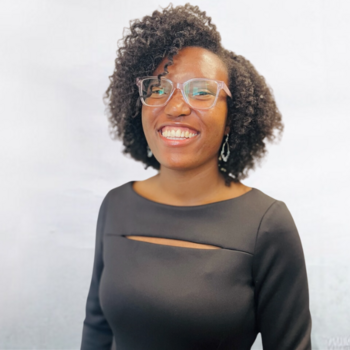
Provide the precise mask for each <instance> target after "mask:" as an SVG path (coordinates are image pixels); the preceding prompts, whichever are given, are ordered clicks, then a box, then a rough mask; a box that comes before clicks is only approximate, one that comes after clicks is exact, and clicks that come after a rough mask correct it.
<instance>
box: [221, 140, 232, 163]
mask: <svg viewBox="0 0 350 350" xmlns="http://www.w3.org/2000/svg"><path fill="white" fill-rule="evenodd" d="M229 135H230V134H227V136H226V140H225V142H224V143H223V145H222V148H221V155H220V157H219V160H221V157H222V160H223V161H224V162H227V159H228V156H229V155H230V146H229V144H228V137H229ZM225 145H226V146H227V154H226V155H224V150H225Z"/></svg>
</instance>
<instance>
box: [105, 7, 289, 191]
mask: <svg viewBox="0 0 350 350" xmlns="http://www.w3.org/2000/svg"><path fill="white" fill-rule="evenodd" d="M162 10H163V11H162V12H159V11H157V10H156V11H154V12H153V13H152V16H145V17H143V18H142V20H139V19H136V20H132V21H130V28H127V29H128V30H129V31H128V32H127V33H125V34H124V33H123V38H122V39H120V40H119V41H118V50H117V58H116V60H115V69H114V72H113V74H112V75H111V76H109V80H110V85H109V87H108V89H107V90H106V92H105V95H104V97H103V100H104V102H105V104H106V105H107V108H106V113H107V116H108V120H109V124H110V125H109V127H110V134H111V136H112V139H118V140H122V141H123V146H124V149H123V153H124V154H125V155H127V154H129V155H130V156H131V157H132V158H133V159H135V160H137V161H141V162H143V163H144V164H145V165H146V166H145V169H147V168H148V167H149V166H151V167H153V168H154V169H160V164H159V162H158V161H157V159H156V158H155V157H154V156H152V157H151V158H149V157H147V148H146V147H147V141H146V138H145V135H144V132H143V128H142V121H141V107H142V104H141V100H140V97H139V94H138V89H137V86H136V84H135V81H136V78H137V77H140V76H149V75H152V73H153V72H154V70H155V69H156V68H157V67H158V65H159V64H160V62H161V61H162V59H163V58H164V57H167V59H168V61H167V63H166V64H165V66H164V72H163V73H162V74H161V75H166V74H167V73H168V70H167V67H168V66H169V65H171V64H173V57H174V56H175V55H176V54H177V53H178V52H179V51H180V50H181V49H182V48H184V47H187V46H197V47H202V48H205V49H207V50H209V51H211V52H213V53H214V54H216V55H217V56H218V57H220V58H221V60H222V61H223V62H224V64H225V65H226V67H227V70H228V76H229V85H228V87H229V89H230V91H231V93H232V99H227V106H228V112H227V125H228V126H229V127H230V134H231V135H230V138H229V149H230V157H229V159H228V161H227V163H223V161H222V160H218V165H219V171H220V172H221V173H222V175H223V176H224V178H225V184H226V186H230V183H231V182H232V181H233V182H239V181H240V180H242V179H244V178H246V177H247V173H248V171H249V170H250V169H254V168H255V164H256V163H257V162H259V161H260V160H261V158H262V157H263V156H264V155H265V153H266V152H267V150H266V144H265V142H266V141H269V142H272V141H273V140H274V139H275V138H276V136H281V135H282V132H283V128H284V125H283V123H282V121H281V120H282V116H281V113H280V112H279V110H278V108H277V105H276V102H275V99H274V96H273V92H272V89H271V88H270V87H269V86H268V85H267V83H266V81H265V78H264V77H263V76H261V75H260V74H259V73H258V72H257V71H256V69H255V68H254V66H253V65H252V64H251V63H250V62H249V61H248V60H247V59H245V58H244V57H243V56H240V55H236V54H235V53H234V52H232V51H228V50H226V49H224V48H223V47H222V45H221V36H220V33H219V32H218V31H217V29H216V26H215V25H214V24H213V23H211V17H208V16H206V12H205V11H203V12H202V11H200V10H199V8H198V6H192V5H190V4H189V3H187V4H186V5H184V6H177V7H175V8H174V7H173V5H172V3H170V5H169V6H167V7H166V8H162ZM125 29H126V28H124V30H125ZM120 42H121V45H119V43H120ZM106 100H107V103H106ZM275 131H276V132H277V133H275ZM276 134H277V135H276ZM223 142H224V139H223V141H222V143H221V145H222V144H223ZM220 149H221V148H220Z"/></svg>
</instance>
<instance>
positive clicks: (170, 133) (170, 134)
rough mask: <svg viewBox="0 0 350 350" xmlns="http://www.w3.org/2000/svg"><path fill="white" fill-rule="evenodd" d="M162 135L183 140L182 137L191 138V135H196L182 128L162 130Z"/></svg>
mask: <svg viewBox="0 0 350 350" xmlns="http://www.w3.org/2000/svg"><path fill="white" fill-rule="evenodd" d="M162 135H163V136H164V137H166V138H169V139H172V140H173V139H174V140H178V139H179V140H184V139H188V138H191V137H194V136H196V135H197V134H195V133H191V132H189V131H188V130H186V131H183V130H180V129H177V130H175V129H171V130H164V131H162Z"/></svg>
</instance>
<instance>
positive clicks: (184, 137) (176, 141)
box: [158, 130, 199, 146]
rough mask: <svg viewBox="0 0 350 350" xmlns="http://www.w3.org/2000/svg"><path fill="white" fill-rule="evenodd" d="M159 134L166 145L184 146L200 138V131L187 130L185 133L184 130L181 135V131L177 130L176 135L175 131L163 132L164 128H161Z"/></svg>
mask: <svg viewBox="0 0 350 350" xmlns="http://www.w3.org/2000/svg"><path fill="white" fill-rule="evenodd" d="M158 135H159V136H160V139H161V140H162V141H163V142H164V143H165V144H166V145H169V146H184V145H188V144H190V143H192V142H194V141H195V140H196V139H197V138H198V135H199V133H197V134H195V133H192V132H191V133H189V132H187V133H185V134H184V132H182V133H180V135H179V132H177V133H176V134H175V135H174V133H167V132H164V133H162V130H159V131H158Z"/></svg>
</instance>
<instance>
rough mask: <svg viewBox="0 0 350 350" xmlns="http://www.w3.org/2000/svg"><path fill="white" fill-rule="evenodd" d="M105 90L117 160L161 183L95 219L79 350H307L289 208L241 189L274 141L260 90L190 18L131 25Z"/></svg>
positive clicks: (270, 109)
mask: <svg viewBox="0 0 350 350" xmlns="http://www.w3.org/2000/svg"><path fill="white" fill-rule="evenodd" d="M122 43H123V45H122V46H121V47H119V49H118V57H117V59H116V67H115V71H114V73H113V75H112V76H111V77H110V80H111V83H110V86H109V87H108V89H107V91H106V98H107V99H109V102H108V107H109V108H108V111H109V121H110V123H111V126H112V130H114V136H115V137H116V138H117V139H121V140H122V141H123V144H124V147H125V148H124V150H123V152H124V153H125V154H130V155H131V156H132V157H133V158H134V159H135V160H137V161H142V162H143V163H144V164H145V165H146V168H147V167H148V166H151V167H153V168H155V169H157V170H158V174H157V175H155V176H153V177H151V178H149V179H147V180H144V181H129V182H127V183H125V184H123V185H121V186H119V187H116V188H114V189H112V190H110V191H109V192H108V194H107V195H106V196H105V198H104V200H103V202H102V205H101V208H100V211H99V215H98V222H97V229H96V247H95V260H94V268H93V274H92V280H91V285H90V290H89V294H88V299H87V304H86V318H85V320H84V326H83V337H82V345H81V349H82V350H96V349H101V350H103V349H108V350H110V349H111V348H112V349H118V350H148V349H149V350H158V349H159V350H163V349H167V350H172V349H174V350H175V349H178V350H186V349H200V350H205V349H208V350H214V349H216V350H225V349H239V350H248V349H251V346H252V345H253V343H254V341H255V339H256V336H257V334H258V333H259V332H260V333H261V337H262V342H263V347H264V350H276V349H278V350H283V349H291V350H292V349H293V350H308V349H311V340H310V334H311V325H312V322H311V315H310V311H309V294H308V282H307V273H306V267H305V260H304V254H303V249H302V245H301V241H300V237H299V234H298V230H297V228H296V226H295V223H294V220H293V218H292V216H291V214H290V212H289V210H288V208H287V206H286V205H285V203H284V202H282V201H280V200H276V199H274V198H272V197H270V196H268V195H267V194H265V193H263V192H262V191H260V190H258V189H256V188H251V187H248V186H246V185H244V184H243V183H241V180H242V179H244V178H245V177H246V176H247V172H248V170H249V169H253V168H254V165H255V162H256V161H257V160H258V159H259V158H261V157H262V156H263V155H264V154H265V152H266V148H265V142H266V141H273V140H274V137H275V135H276V134H277V135H278V133H281V132H282V130H283V124H282V122H281V114H280V112H279V111H278V109H277V106H276V103H275V100H274V98H273V95H272V93H271V91H270V90H269V88H268V87H267V85H266V83H265V80H264V78H263V77H262V76H261V75H259V74H258V73H257V71H256V70H255V69H254V67H253V66H252V65H251V64H250V62H249V61H247V60H246V59H245V58H243V57H242V56H239V55H236V54H235V53H233V52H232V51H228V50H226V49H224V48H223V47H222V45H221V39H220V34H219V33H218V32H217V30H216V27H215V25H214V24H212V23H211V19H210V17H207V16H206V14H205V12H201V11H200V10H199V9H198V7H197V6H191V5H189V4H186V5H185V6H178V7H176V8H173V7H172V6H169V7H167V8H166V9H163V11H162V12H159V11H155V12H153V14H152V16H146V17H144V18H143V19H142V20H135V21H133V22H132V23H131V27H130V33H129V34H127V35H126V36H125V37H124V39H123V42H122Z"/></svg>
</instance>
